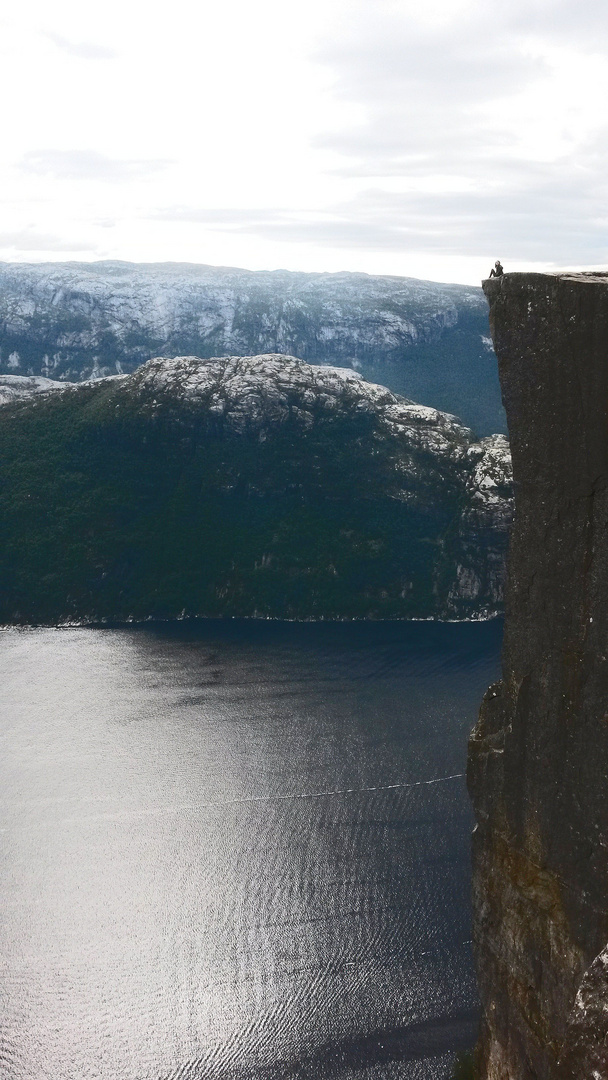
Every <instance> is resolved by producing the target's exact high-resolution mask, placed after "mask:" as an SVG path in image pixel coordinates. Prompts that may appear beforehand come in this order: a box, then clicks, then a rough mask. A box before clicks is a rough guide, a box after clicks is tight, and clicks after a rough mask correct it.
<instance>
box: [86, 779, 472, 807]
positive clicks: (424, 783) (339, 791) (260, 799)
mask: <svg viewBox="0 0 608 1080" xmlns="http://www.w3.org/2000/svg"><path fill="white" fill-rule="evenodd" d="M463 776H464V773H452V774H451V776H438V777H435V779H433V780H415V781H413V782H410V783H402V784H375V785H374V786H373V787H361V788H335V789H334V790H331V791H297V792H294V793H293V794H290V795H247V796H245V797H244V798H239V799H223V800H222V801H221V802H201V803H186V804H182V805H181V806H151V807H148V808H147V809H142V810H135V811H130V812H129V811H127V812H126V813H118V814H103V815H101V816H102V817H112V818H115V817H143V816H146V815H151V814H181V813H188V812H189V811H192V810H215V809H221V808H222V807H225V806H242V805H248V804H251V803H270V802H288V801H294V800H296V799H325V798H328V797H330V796H334V795H360V794H364V793H367V792H370V791H396V790H397V789H403V788H418V787H428V786H430V785H431V784H445V783H447V781H448V780H462V778H463Z"/></svg>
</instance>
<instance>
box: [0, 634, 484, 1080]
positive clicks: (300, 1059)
mask: <svg viewBox="0 0 608 1080" xmlns="http://www.w3.org/2000/svg"><path fill="white" fill-rule="evenodd" d="M501 629H502V628H501V626H500V624H499V623H490V624H473V625H470V624H467V625H450V626H441V625H436V624H430V623H416V624H407V623H389V624H368V625H361V624H341V625H331V624H320V625H319V624H316V625H315V624H309V625H300V626H298V625H295V624H287V625H285V624H266V623H263V624H259V623H238V622H235V623H224V624H222V623H217V622H212V623H194V624H184V625H180V626H177V627H174V628H168V627H147V628H145V629H141V628H137V629H118V630H110V629H99V630H97V629H81V630H79V629H73V630H72V629H70V630H29V631H17V630H9V631H5V632H4V633H2V634H0V664H1V667H2V685H3V699H4V704H3V723H2V730H1V733H0V740H1V744H0V750H1V754H0V777H1V784H0V816H1V818H2V821H1V823H0V827H1V829H2V848H3V860H2V864H1V868H0V902H1V907H2V914H3V918H2V928H1V931H0V958H1V961H2V972H1V974H0V992H1V995H2V1002H3V1007H2V1017H3V1019H2V1021H0V1025H1V1026H0V1063H1V1068H2V1076H3V1078H4V1077H5V1078H6V1080H93V1078H95V1080H178V1078H179V1080H229V1078H234V1080H291V1078H292V1077H293V1078H295V1077H305V1078H310V1080H326V1078H330V1077H331V1078H338V1080H346V1078H350V1077H353V1078H355V1077H356V1078H357V1080H391V1078H393V1077H394V1078H400V1080H403V1078H407V1080H434V1078H437V1080H439V1078H444V1077H447V1076H448V1075H449V1073H450V1066H451V1061H452V1060H453V1052H454V1051H455V1050H456V1049H458V1048H461V1047H466V1046H468V1045H470V1043H471V1041H472V1040H473V1039H474V1035H475V1025H476V1008H477V1004H476V993H475V986H474V977H473V974H472V965H471V955H470V940H469V939H470V936H471V935H470V914H469V899H468V890H469V870H468V858H469V856H468V850H469V836H470V829H471V824H472V822H471V816H470V811H469V806H468V801H467V797H466V791H465V788H464V780H463V779H462V775H461V774H462V773H463V771H464V764H465V755H466V738H467V734H468V730H469V729H470V727H471V726H472V724H473V722H474V719H475V713H476V710H477V708H478V705H479V701H480V699H481V696H482V694H483V691H484V690H485V688H486V686H487V685H488V683H489V682H491V681H492V680H493V679H495V678H496V676H497V669H498V653H499V648H500V637H501ZM429 780H433V781H439V782H436V783H430V784H429V783H421V781H429ZM410 785H411V786H410Z"/></svg>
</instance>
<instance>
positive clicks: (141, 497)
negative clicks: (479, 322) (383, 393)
mask: <svg viewBox="0 0 608 1080" xmlns="http://www.w3.org/2000/svg"><path fill="white" fill-rule="evenodd" d="M395 454H396V449H395V444H394V440H393V441H391V440H390V439H388V438H387V437H386V434H385V433H384V434H383V433H381V432H380V431H379V429H378V421H377V418H375V417H374V416H373V415H371V416H370V415H369V414H365V415H361V414H360V413H357V412H355V411H351V412H348V411H347V412H345V413H342V414H336V413H335V412H334V413H330V414H329V415H328V414H327V413H323V412H320V413H319V415H318V416H317V417H316V419H315V423H314V425H312V426H311V427H309V428H307V429H303V428H302V427H301V426H300V427H298V426H297V423H296V422H295V421H294V422H292V421H288V422H286V423H284V424H281V425H278V426H277V427H276V428H274V429H273V430H272V431H271V432H269V433H268V435H267V437H261V436H260V432H259V431H258V432H254V431H252V432H251V433H250V434H239V435H236V434H235V433H234V432H229V431H227V430H224V429H223V427H222V424H221V422H220V421H219V420H217V419H214V418H213V417H212V416H211V415H210V414H209V413H208V412H205V411H204V410H201V409H200V407H199V408H196V407H194V406H192V405H190V406H189V405H188V404H187V403H182V404H180V407H179V408H177V407H176V406H175V402H173V404H172V403H171V402H165V403H164V404H162V403H161V404H159V403H156V402H155V403H154V404H151V403H148V404H147V405H146V403H145V402H144V403H143V404H142V400H141V397H140V398H137V397H136V396H133V395H129V394H127V393H124V384H121V383H120V382H117V383H116V382H110V383H105V384H97V385H94V386H85V387H81V388H79V389H78V390H74V391H68V392H65V393H63V394H53V395H49V396H48V397H45V396H43V397H41V398H38V399H37V400H35V401H31V402H28V403H21V404H14V405H11V406H5V407H4V408H3V410H2V421H1V423H0V462H1V464H0V515H1V519H2V535H1V539H0V620H1V621H4V622H10V621H21V622H55V621H61V620H69V619H91V620H97V619H110V620H112V619H116V620H122V619H127V618H137V619H141V618H147V617H152V618H172V617H177V616H180V615H181V614H185V615H208V616H220V615H221V616H232V615H234V616H237V615H238V616H249V615H257V616H259V617H264V616H272V617H278V618H319V617H324V618H342V617H344V618H351V617H353V618H357V617H372V618H381V617H382V618H392V617H400V618H401V617H405V618H408V617H416V616H419V617H429V616H432V615H434V614H437V613H438V612H440V611H441V609H442V606H443V605H444V602H445V589H446V587H447V586H449V582H450V581H451V580H452V578H453V570H454V565H453V563H454V551H453V545H454V541H455V535H456V531H457V530H456V523H457V520H458V515H459V511H460V507H461V503H462V498H463V494H462V484H461V483H459V482H457V477H456V476H455V473H454V470H453V467H452V466H451V465H450V464H449V462H448V461H446V462H444V463H443V464H442V462H441V460H440V459H438V456H437V455H436V454H435V455H431V454H430V453H429V452H428V451H427V450H425V449H424V448H423V447H422V445H421V446H420V447H418V448H414V449H413V450H410V460H409V467H408V470H407V471H404V470H403V468H396V467H395ZM446 583H447V585H446Z"/></svg>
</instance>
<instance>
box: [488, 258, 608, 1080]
mask: <svg viewBox="0 0 608 1080" xmlns="http://www.w3.org/2000/svg"><path fill="white" fill-rule="evenodd" d="M484 288H485V292H486V295H487V297H488V300H489V302H490V324H491V329H492V335H493V338H494V346H495V349H496V352H497V355H498V360H499V369H500V379H501V384H502V393H503V400H504V403H505V406H506V410H507V419H508V425H509V433H510V437H511V448H512V454H513V469H514V478H515V521H514V525H513V530H512V537H511V548H510V560H509V579H510V580H509V584H508V590H507V615H506V626H505V643H504V650H503V676H502V680H501V682H500V683H498V684H496V685H495V686H493V687H490V689H489V690H488V692H487V694H486V697H485V699H484V702H483V705H482V708H481V712H480V717H479V721H478V724H477V726H476V728H475V730H474V731H473V733H472V736H471V742H470V751H469V788H470V792H471V796H472V800H473V805H474V810H475V816H476V821H477V825H476V829H475V833H474V839H473V862H474V870H473V876H474V883H473V901H474V919H475V929H474V936H475V948H476V956H477V964H478V971H479V981H480V989H481V997H482V1005H483V1021H482V1032H481V1039H480V1045H479V1056H480V1076H481V1078H482V1080H555V1078H558V1077H559V1078H560V1080H607V1078H608V274H556V275H553V274H507V275H505V276H504V277H503V278H499V279H497V280H491V281H488V282H486V283H485V286H484Z"/></svg>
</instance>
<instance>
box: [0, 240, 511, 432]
mask: <svg viewBox="0 0 608 1080" xmlns="http://www.w3.org/2000/svg"><path fill="white" fill-rule="evenodd" d="M267 352H278V353H288V354H292V355H294V356H296V357H299V358H301V359H303V360H306V361H308V362H311V363H315V364H338V365H341V366H347V367H352V368H353V369H355V370H357V371H359V372H360V373H361V374H362V375H363V376H364V377H365V378H366V379H368V380H370V381H372V382H381V383H383V384H384V385H386V386H388V387H389V388H390V389H392V390H394V391H395V392H397V393H401V394H405V395H406V396H407V397H408V398H411V399H413V400H415V401H418V402H421V403H422V404H425V405H429V406H432V407H434V408H437V409H442V410H445V411H447V412H450V413H454V414H455V415H457V416H459V417H460V418H461V419H462V420H463V421H464V422H465V423H466V424H468V425H469V426H470V427H471V428H473V430H474V431H476V432H477V434H478V435H488V434H492V433H494V432H505V431H506V426H505V417H504V412H503V408H502V404H501V398H500V389H499V384H498V374H497V369H496V359H495V356H494V352H493V350H492V344H491V341H490V338H489V331H488V318H487V304H486V300H485V298H484V296H483V294H482V292H481V289H478V288H474V287H472V286H464V285H440V284H436V283H434V282H427V281H418V280H416V279H413V278H400V277H374V276H368V275H366V274H351V273H340V274H303V273H291V272H288V271H285V270H276V271H272V272H266V271H256V272H254V271H248V270H238V269H230V268H224V267H213V266H198V265H188V264H174V263H161V264H132V263H121V262H98V263H72V262H70V263H45V264H44V263H43V264H35V265H26V264H20V263H19V264H6V263H4V264H0V373H5V374H13V375H20V376H28V375H30V376H32V375H34V376H43V377H47V378H51V379H59V380H64V381H65V380H67V381H82V380H87V379H91V378H98V377H100V376H104V375H110V374H115V373H121V372H132V371H134V370H135V369H136V368H137V367H138V366H139V365H140V364H142V363H144V362H145V361H147V360H149V359H150V358H151V357H154V356H159V355H162V356H168V357H171V356H176V355H189V354H192V355H196V356H199V357H203V358H205V357H211V356H222V355H240V356H247V355H253V354H259V353H267Z"/></svg>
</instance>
